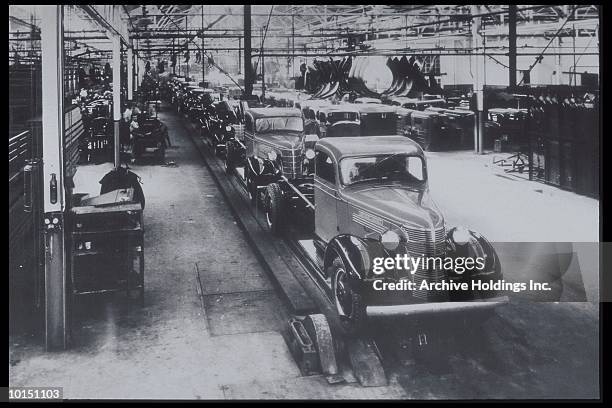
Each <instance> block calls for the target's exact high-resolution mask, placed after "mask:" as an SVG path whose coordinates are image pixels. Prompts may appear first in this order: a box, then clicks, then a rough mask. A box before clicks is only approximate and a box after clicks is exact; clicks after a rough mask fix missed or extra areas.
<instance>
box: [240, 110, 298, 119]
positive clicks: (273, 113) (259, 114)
mask: <svg viewBox="0 0 612 408" xmlns="http://www.w3.org/2000/svg"><path fill="white" fill-rule="evenodd" d="M246 113H250V114H251V116H252V117H253V119H259V118H269V117H291V116H299V117H302V112H300V110H299V109H295V108H251V109H249V110H247V111H246Z"/></svg>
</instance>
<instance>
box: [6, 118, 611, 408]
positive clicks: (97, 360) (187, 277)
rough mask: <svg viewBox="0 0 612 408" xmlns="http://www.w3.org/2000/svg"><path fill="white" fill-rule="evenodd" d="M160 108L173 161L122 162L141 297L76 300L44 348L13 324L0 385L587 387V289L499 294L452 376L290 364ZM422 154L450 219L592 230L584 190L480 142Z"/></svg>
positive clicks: (585, 259)
mask: <svg viewBox="0 0 612 408" xmlns="http://www.w3.org/2000/svg"><path fill="white" fill-rule="evenodd" d="M160 118H161V120H162V121H164V122H165V123H166V124H167V125H168V128H169V130H170V135H171V139H172V143H173V146H172V148H170V149H169V150H168V152H167V158H166V160H167V161H174V162H175V163H176V167H173V166H160V165H155V164H151V165H134V166H133V169H134V172H136V173H137V174H138V175H140V176H141V177H142V180H143V190H144V193H145V196H146V208H145V212H144V217H145V231H146V232H145V259H146V260H145V285H146V287H145V289H146V291H145V305H144V307H142V308H141V307H140V306H138V304H137V302H135V301H134V302H132V303H130V302H128V301H126V300H125V299H124V296H123V295H116V296H110V297H100V296H90V297H84V298H82V299H81V300H80V301H79V302H80V305H81V306H79V307H77V308H76V309H77V313H76V316H75V322H74V329H73V335H74V345H73V347H72V349H70V350H69V351H66V352H56V353H45V352H44V349H43V345H42V341H40V340H38V339H37V337H35V336H32V335H17V334H14V333H13V334H11V335H10V336H9V342H10V343H9V357H10V365H9V385H10V386H62V387H64V397H66V398H84V399H88V398H143V399H156V398H159V399H181V398H190V399H191V398H196V399H208V398H214V399H216V398H392V399H397V398H434V399H437V398H563V397H570V398H571V397H575V398H597V397H598V396H599V386H598V383H599V378H598V374H597V369H598V365H597V364H598V358H599V355H598V347H599V344H598V334H599V324H598V305H597V304H596V303H576V304H542V305H537V306H538V308H537V311H536V308H535V306H536V305H532V304H528V303H522V304H521V303H519V304H511V305H508V306H507V307H506V308H505V309H504V311H502V312H500V313H499V315H500V317H499V318H498V319H497V320H496V321H495V322H494V323H493V326H492V329H491V330H492V332H491V333H490V337H491V341H492V345H491V346H490V347H489V348H488V349H487V350H486V353H487V355H486V356H484V355H483V356H481V357H480V358H473V359H471V358H470V359H468V360H456V359H455V360H452V361H453V366H455V365H456V367H454V368H455V371H456V372H457V373H460V374H445V375H438V374H431V373H427V372H422V371H419V370H417V371H416V372H415V371H414V370H413V369H410V370H412V371H410V370H408V371H405V370H404V371H402V370H400V369H398V370H397V371H396V372H395V374H393V373H392V375H390V377H391V378H390V385H389V386H386V387H377V388H363V387H360V386H359V385H358V384H355V383H352V384H341V385H333V386H331V385H328V384H327V382H326V381H325V379H324V378H323V377H320V376H314V377H303V376H301V374H300V370H299V369H298V367H297V365H296V363H295V362H294V360H293V358H292V357H291V355H290V353H289V351H288V347H287V345H286V343H285V339H284V338H283V335H282V334H281V331H282V330H283V329H284V324H285V322H286V320H287V318H288V314H287V310H286V308H285V306H284V304H283V302H282V301H281V299H280V297H279V295H278V294H277V293H276V291H275V290H274V288H273V286H272V283H271V281H270V278H269V277H268V276H267V275H266V273H265V271H264V270H263V268H262V266H261V265H260V264H259V263H258V261H257V258H256V257H255V255H254V253H253V250H252V249H251V248H250V247H249V245H248V244H247V240H246V239H245V236H244V235H243V232H242V231H241V229H239V227H238V226H237V224H236V222H235V221H234V219H233V215H232V214H231V212H230V210H229V209H228V205H227V203H225V201H224V198H223V196H222V195H221V193H220V192H219V190H218V188H217V186H216V185H215V182H214V180H213V178H212V176H211V174H210V173H209V172H208V170H207V169H206V168H205V167H204V165H203V163H202V159H201V157H200V156H199V155H198V153H197V151H196V149H195V148H194V146H193V144H192V142H191V140H190V139H189V136H188V135H187V133H186V132H187V131H186V129H185V127H184V125H183V123H181V122H182V121H184V119H183V118H182V117H179V116H178V115H176V114H175V113H172V112H170V111H169V109H165V110H164V111H163V112H161V113H160ZM428 157H429V167H430V171H429V172H430V179H431V193H432V196H433V197H434V199H435V200H436V201H437V202H438V204H439V205H440V207H441V208H442V209H443V210H444V211H445V213H446V215H447V217H448V220H447V221H448V222H449V224H451V225H452V224H457V223H459V224H463V225H466V226H470V227H473V228H474V229H476V230H479V231H480V232H482V233H483V234H485V235H486V236H488V237H489V238H490V239H491V240H492V241H574V242H575V241H597V231H598V202H597V201H596V200H592V199H588V198H585V197H580V196H577V195H575V194H572V193H567V192H563V191H561V190H558V189H554V188H550V187H547V186H543V185H541V184H536V183H531V182H528V181H527V182H526V181H522V180H514V179H513V178H512V177H510V178H507V177H498V176H497V174H499V171H498V170H497V169H495V168H493V167H492V166H491V164H490V161H491V158H490V156H479V157H474V156H473V155H472V154H471V153H469V152H454V153H431V154H428ZM467 158H470V159H473V160H464V159H467ZM487 165H488V166H489V167H488V168H487V167H486V166H487ZM108 169H110V165H108V166H83V167H81V168H79V171H78V172H77V178H76V180H75V183H76V186H77V188H76V189H75V191H76V192H91V193H92V194H94V195H95V194H97V193H98V192H99V185H98V184H97V182H98V180H99V179H100V178H101V177H102V176H103V175H104V174H105V173H106V171H107V170H108ZM450 175H452V177H453V179H452V180H451V178H450ZM504 176H505V175H504ZM585 245H586V244H585ZM584 251H585V252H584V255H583V256H582V257H580V256H579V257H578V259H577V262H578V263H579V264H580V266H581V269H582V270H583V272H584V270H586V269H588V270H589V271H590V273H591V275H592V276H595V280H596V276H597V270H596V261H595V259H591V257H592V256H593V251H594V249H593V245H586V249H584ZM589 251H590V252H589ZM196 264H197V268H196ZM196 270H199V274H197V273H196ZM589 279H593V278H592V277H591V278H589ZM586 280H587V279H586V278H585V284H586V285H587V286H589V287H590V286H591V284H592V283H589V284H587V282H586ZM589 282H591V281H589ZM589 292H590V291H589ZM589 300H592V298H591V297H589ZM535 328H537V329H538V330H537V333H536V334H535V335H534V334H533V332H534V329H535ZM551 339H554V341H551ZM458 361H459V362H460V363H461V364H459V363H458ZM409 374H410V375H409ZM453 375H456V376H458V377H453Z"/></svg>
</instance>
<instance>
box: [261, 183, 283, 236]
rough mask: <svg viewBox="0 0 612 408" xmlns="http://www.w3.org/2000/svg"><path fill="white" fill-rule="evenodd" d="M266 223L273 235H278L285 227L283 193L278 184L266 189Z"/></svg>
mask: <svg viewBox="0 0 612 408" xmlns="http://www.w3.org/2000/svg"><path fill="white" fill-rule="evenodd" d="M264 208H265V211H266V222H267V223H268V228H270V231H271V232H272V233H273V234H274V235H280V233H281V232H282V231H283V229H284V227H285V222H286V219H285V201H284V199H283V192H282V190H281V187H280V186H279V185H278V183H272V184H269V185H268V187H266V200H265V207H264Z"/></svg>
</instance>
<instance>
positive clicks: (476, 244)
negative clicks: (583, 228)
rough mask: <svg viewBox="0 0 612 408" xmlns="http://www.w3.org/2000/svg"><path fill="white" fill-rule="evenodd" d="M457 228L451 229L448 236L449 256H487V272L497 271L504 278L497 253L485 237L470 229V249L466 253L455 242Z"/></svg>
mask: <svg viewBox="0 0 612 408" xmlns="http://www.w3.org/2000/svg"><path fill="white" fill-rule="evenodd" d="M456 229H457V227H453V228H450V229H449V230H448V232H447V234H446V240H447V242H448V243H449V244H450V245H449V247H450V252H449V254H448V256H451V257H454V256H483V255H484V256H486V259H487V260H486V263H485V269H484V270H485V271H487V272H493V271H495V274H496V275H499V276H500V277H501V276H502V270H501V263H500V261H499V256H498V255H497V251H495V248H493V245H491V243H490V242H489V240H487V239H486V238H485V237H484V236H482V235H481V234H480V233H478V232H476V231H472V230H470V229H468V230H467V231H468V232H469V234H470V237H471V239H470V242H469V243H468V246H469V249H468V251H469V252H467V253H466V250H465V249H463V248H461V247H459V246H458V245H455V243H454V241H453V233H454V232H455V230H456Z"/></svg>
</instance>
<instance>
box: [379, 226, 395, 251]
mask: <svg viewBox="0 0 612 408" xmlns="http://www.w3.org/2000/svg"><path fill="white" fill-rule="evenodd" d="M380 242H382V244H383V246H384V247H385V249H387V250H389V251H394V250H396V249H397V247H398V246H399V243H400V236H399V235H398V234H397V233H396V232H395V231H391V230H388V231H387V232H385V233H384V234H382V235H381V237H380Z"/></svg>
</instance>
